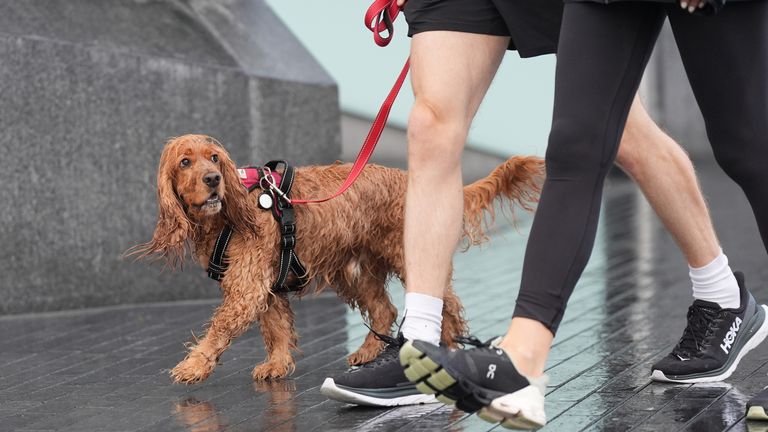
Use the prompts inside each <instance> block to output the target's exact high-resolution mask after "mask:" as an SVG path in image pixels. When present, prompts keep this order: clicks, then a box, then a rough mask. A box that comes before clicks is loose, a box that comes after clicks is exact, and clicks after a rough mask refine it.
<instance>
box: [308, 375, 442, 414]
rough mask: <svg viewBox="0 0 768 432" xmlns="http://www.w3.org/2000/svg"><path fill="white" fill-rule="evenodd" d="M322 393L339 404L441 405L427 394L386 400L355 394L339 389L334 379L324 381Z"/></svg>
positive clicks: (379, 405) (374, 405)
mask: <svg viewBox="0 0 768 432" xmlns="http://www.w3.org/2000/svg"><path fill="white" fill-rule="evenodd" d="M320 393H322V394H323V395H324V396H326V397H327V398H329V399H333V400H337V401H339V402H345V403H349V404H354V405H365V406H372V407H392V406H405V405H420V404H428V403H439V402H438V400H437V399H435V396H433V395H425V394H415V395H408V396H400V397H396V398H390V399H384V398H377V397H373V396H369V395H364V394H360V393H355V392H353V391H349V390H347V389H343V388H339V387H338V386H337V385H336V383H335V382H334V381H333V378H326V379H325V381H323V385H322V386H321V387H320Z"/></svg>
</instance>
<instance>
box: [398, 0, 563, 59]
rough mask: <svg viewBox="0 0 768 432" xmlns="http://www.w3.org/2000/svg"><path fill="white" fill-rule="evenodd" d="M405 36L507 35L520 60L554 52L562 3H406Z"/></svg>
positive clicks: (425, 0)
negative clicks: (447, 33)
mask: <svg viewBox="0 0 768 432" xmlns="http://www.w3.org/2000/svg"><path fill="white" fill-rule="evenodd" d="M404 12H405V19H406V21H408V36H413V35H415V34H417V33H421V32H425V31H435V30H447V31H458V32H464V33H479V34H486V35H493V36H509V37H511V40H510V42H509V49H511V50H517V51H518V53H519V54H520V57H534V56H537V55H541V54H551V53H554V52H556V51H557V39H558V37H559V35H560V21H561V19H562V17H563V0H407V2H406V3H405V9H404Z"/></svg>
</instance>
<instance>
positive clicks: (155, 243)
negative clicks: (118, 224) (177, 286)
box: [127, 140, 194, 268]
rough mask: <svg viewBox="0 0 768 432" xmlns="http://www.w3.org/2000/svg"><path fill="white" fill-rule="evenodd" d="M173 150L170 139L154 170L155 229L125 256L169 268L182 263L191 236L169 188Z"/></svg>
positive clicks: (182, 212) (191, 229)
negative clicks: (162, 263) (150, 259)
mask: <svg viewBox="0 0 768 432" xmlns="http://www.w3.org/2000/svg"><path fill="white" fill-rule="evenodd" d="M174 148H175V146H174V140H171V141H169V142H168V144H167V145H166V146H165V149H164V150H163V154H162V156H161V157H160V166H159V168H158V171H157V226H155V233H154V234H153V235H152V240H150V241H149V242H148V243H144V244H141V245H138V246H136V247H135V248H133V249H131V250H129V251H128V252H127V255H138V258H147V257H149V256H153V255H154V256H156V257H157V258H158V259H164V260H165V261H166V263H167V264H168V266H170V267H171V268H174V267H176V266H177V265H178V264H180V263H181V262H182V261H184V256H185V255H186V245H187V240H188V239H189V238H191V237H192V235H193V233H194V229H193V225H192V222H191V221H190V220H189V218H188V217H187V215H186V213H185V212H184V208H183V206H182V203H181V200H180V199H179V198H178V196H177V195H176V191H175V190H174V187H173V181H174V178H173V175H172V174H173V167H174V164H175V163H176V160H175V158H174Z"/></svg>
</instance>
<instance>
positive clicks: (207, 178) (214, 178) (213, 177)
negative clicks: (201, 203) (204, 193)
mask: <svg viewBox="0 0 768 432" xmlns="http://www.w3.org/2000/svg"><path fill="white" fill-rule="evenodd" d="M220 181H221V174H219V173H208V174H206V175H204V176H203V183H205V184H206V185H208V187H212V188H215V187H216V186H218V185H219V182H220Z"/></svg>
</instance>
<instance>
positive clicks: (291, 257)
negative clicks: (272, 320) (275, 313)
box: [208, 161, 307, 293]
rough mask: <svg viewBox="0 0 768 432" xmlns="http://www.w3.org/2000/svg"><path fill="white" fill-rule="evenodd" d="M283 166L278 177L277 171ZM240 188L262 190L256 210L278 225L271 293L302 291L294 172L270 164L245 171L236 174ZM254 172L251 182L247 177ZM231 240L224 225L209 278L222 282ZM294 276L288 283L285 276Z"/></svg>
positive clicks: (303, 279) (304, 273)
mask: <svg viewBox="0 0 768 432" xmlns="http://www.w3.org/2000/svg"><path fill="white" fill-rule="evenodd" d="M280 165H282V166H283V167H284V168H283V171H282V174H280V173H279V172H278V171H277V169H278V167H279V166H280ZM239 172H240V177H241V181H242V182H243V186H244V187H246V188H247V189H248V192H249V193H250V192H252V191H253V190H255V189H256V188H260V189H261V194H260V196H259V207H260V208H262V209H264V210H267V209H271V210H272V216H273V217H274V218H275V220H276V221H277V223H278V224H279V225H280V264H279V267H278V276H277V280H276V281H275V283H274V284H273V285H272V292H276V293H277V292H280V293H287V292H293V291H301V289H302V288H303V287H304V285H306V283H307V280H306V276H307V270H306V269H305V268H304V266H303V265H302V264H301V261H299V257H298V256H296V251H295V250H294V249H295V247H296V218H295V215H294V212H293V205H292V203H291V198H290V193H291V187H292V186H293V179H294V176H295V170H294V169H293V167H292V166H290V165H288V163H287V162H285V161H270V162H267V163H266V164H265V165H264V166H263V167H245V168H242V169H240V170H239ZM250 172H255V177H254V178H253V179H250V178H249V175H248V173H250ZM231 237H232V227H231V226H229V225H227V226H225V227H224V229H223V230H222V231H221V233H220V234H219V238H218V239H216V246H215V247H214V248H213V253H212V254H211V259H210V260H209V261H208V277H210V278H211V279H213V280H216V281H219V282H220V281H221V280H222V279H223V278H224V272H225V271H226V270H227V263H225V262H224V260H225V259H226V252H227V246H228V245H229V240H230V238H231ZM291 272H293V275H294V278H293V279H291V280H288V275H289V274H290V273H291Z"/></svg>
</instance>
